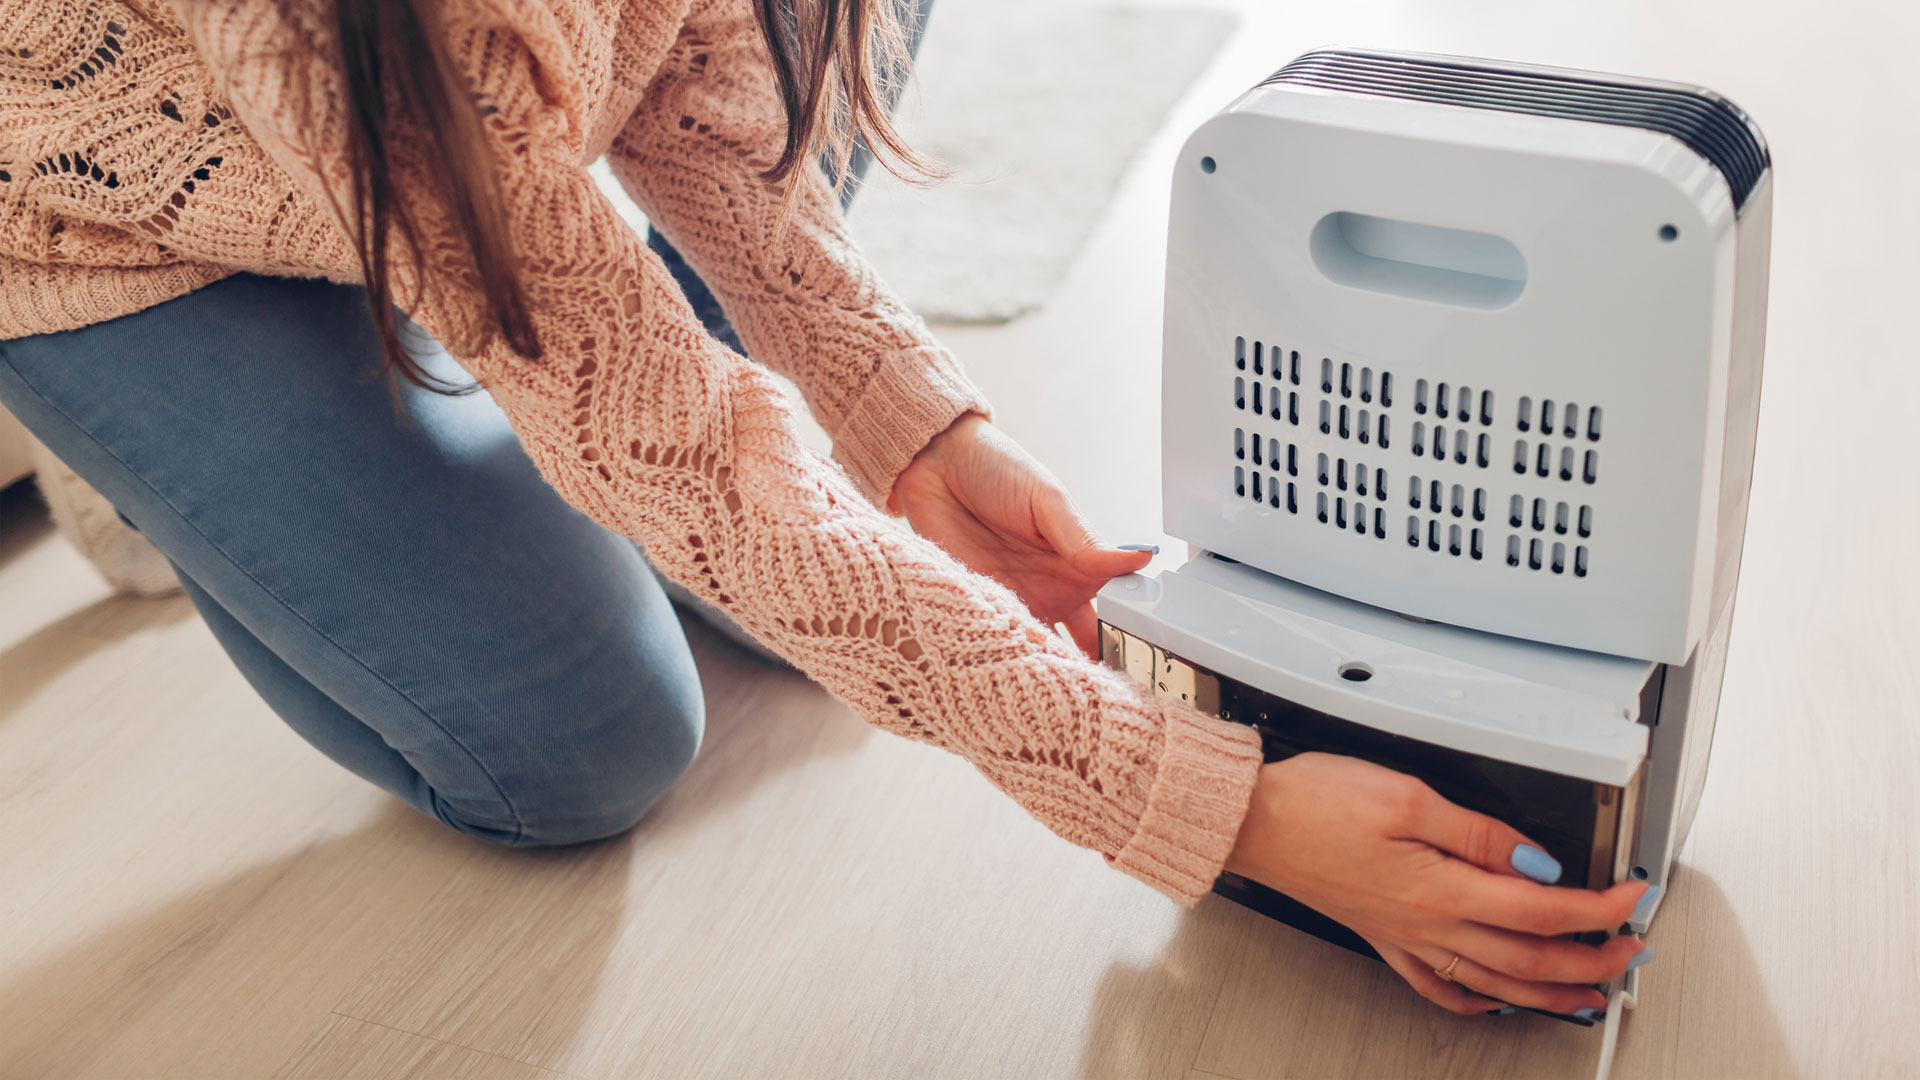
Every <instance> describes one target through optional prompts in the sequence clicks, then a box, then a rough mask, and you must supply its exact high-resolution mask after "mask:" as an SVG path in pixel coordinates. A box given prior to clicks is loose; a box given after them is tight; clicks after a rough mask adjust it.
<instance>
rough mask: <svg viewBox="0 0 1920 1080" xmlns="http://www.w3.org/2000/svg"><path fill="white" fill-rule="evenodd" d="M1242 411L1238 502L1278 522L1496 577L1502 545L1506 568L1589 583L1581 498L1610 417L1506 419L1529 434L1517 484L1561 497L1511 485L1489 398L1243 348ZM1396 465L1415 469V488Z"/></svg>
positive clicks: (1251, 344) (1250, 343) (1566, 406)
mask: <svg viewBox="0 0 1920 1080" xmlns="http://www.w3.org/2000/svg"><path fill="white" fill-rule="evenodd" d="M1233 406H1234V409H1235V410H1236V411H1237V412H1238V413H1239V414H1240V417H1239V422H1238V423H1237V424H1236V426H1235V427H1234V429H1233V445H1232V453H1233V464H1232V469H1233V491H1234V493H1235V495H1236V496H1238V497H1239V498H1241V499H1245V500H1248V501H1250V502H1253V503H1257V504H1259V505H1260V506H1261V507H1263V508H1265V509H1266V510H1267V511H1268V512H1279V513H1284V514H1289V515H1293V516H1296V517H1302V518H1305V519H1307V520H1309V521H1312V522H1315V523H1318V524H1320V525H1324V526H1326V527H1328V528H1330V529H1333V530H1336V531H1338V532H1341V533H1343V534H1347V535H1350V536H1353V537H1355V538H1357V539H1366V540H1371V541H1375V542H1378V541H1383V540H1386V539H1387V538H1388V537H1389V535H1394V536H1399V537H1401V538H1403V539H1404V541H1405V543H1406V545H1407V547H1409V548H1415V549H1421V550H1424V551H1426V552H1428V553H1430V554H1434V555H1439V556H1443V557H1446V558H1457V559H1460V560H1462V561H1463V562H1467V563H1484V564H1485V565H1487V566H1489V567H1499V566H1501V559H1500V558H1499V549H1498V548H1497V547H1495V546H1494V545H1496V544H1498V543H1499V542H1500V538H1501V537H1502V536H1503V535H1504V539H1505V542H1506V550H1505V555H1506V559H1505V566H1506V567H1509V568H1518V569H1523V570H1529V571H1532V570H1539V571H1544V572H1547V573H1551V574H1564V575H1569V576H1572V577H1576V578H1584V577H1586V576H1587V574H1588V572H1589V569H1590V562H1589V561H1590V558H1591V553H1590V551H1589V544H1588V541H1589V540H1590V539H1591V537H1592V536H1593V506H1592V505H1591V503H1589V502H1585V501H1582V500H1581V499H1580V498H1579V497H1578V495H1576V494H1575V492H1577V491H1579V490H1580V489H1581V488H1584V487H1585V486H1588V485H1592V484H1595V483H1597V482H1598V479H1599V453H1600V451H1599V445H1598V444H1599V442H1600V435H1601V426H1602V420H1603V416H1602V412H1601V409H1600V407H1599V406H1593V405H1589V406H1582V405H1579V404H1578V403H1575V402H1556V401H1554V400H1553V399H1549V398H1543V399H1539V400H1538V401H1537V402H1536V400H1535V399H1534V398H1533V397H1531V396H1527V397H1521V398H1519V399H1518V400H1517V402H1516V410H1515V411H1514V412H1513V413H1510V414H1506V415H1510V416H1512V418H1513V423H1514V430H1515V431H1516V432H1517V433H1518V435H1519V436H1520V437H1519V438H1518V439H1516V440H1515V444H1514V449H1513V458H1512V468H1513V473H1512V474H1511V475H1513V476H1514V477H1515V481H1516V482H1521V483H1524V484H1526V485H1529V486H1530V488H1531V489H1538V487H1539V486H1540V485H1539V483H1538V482H1539V481H1541V480H1546V481H1549V482H1552V483H1564V484H1567V485H1569V488H1568V494H1567V496H1566V497H1565V498H1557V499H1556V498H1547V497H1540V496H1535V495H1532V494H1518V493H1512V492H1511V489H1510V487H1508V486H1507V485H1504V484H1503V483H1502V481H1501V477H1502V476H1503V475H1508V474H1505V472H1504V469H1503V468H1502V467H1499V466H1500V465H1502V464H1504V462H1503V461H1502V462H1496V450H1495V447H1496V446H1497V445H1499V444H1501V443H1503V442H1504V440H1505V434H1504V433H1503V432H1502V430H1501V426H1502V421H1501V419H1500V418H1501V416H1502V413H1501V411H1500V402H1499V397H1498V395H1496V394H1495V393H1494V391H1492V390H1489V389H1486V388H1484V387H1472V386H1465V385H1461V384H1458V383H1454V382H1450V381H1440V380H1429V379H1424V378H1423V379H1415V380H1413V381H1412V385H1411V386H1410V387H1407V386H1403V385H1402V384H1401V383H1400V381H1399V380H1397V379H1396V378H1395V376H1394V373H1393V372H1392V371H1389V370H1386V369H1382V368H1374V367H1371V366H1367V365H1355V364H1352V363H1348V362H1344V361H1338V360H1334V359H1332V358H1330V357H1312V356H1308V357H1303V356H1302V354H1301V353H1300V352H1299V351H1298V350H1296V349H1291V348H1283V347H1280V346H1276V345H1271V344H1268V343H1267V342H1265V341H1264V340H1261V339H1250V338H1246V337H1236V338H1235V339H1234V343H1233ZM1396 413H1399V414H1403V415H1402V416H1399V417H1396V415H1395V414H1396ZM1342 444H1344V445H1342ZM1408 457H1411V458H1412V459H1413V460H1412V461H1408V460H1407V459H1408ZM1390 466H1391V467H1392V468H1393V469H1407V470H1409V471H1408V472H1406V473H1404V474H1403V475H1404V477H1405V479H1404V481H1394V480H1392V479H1391V478H1390V477H1389V475H1388V474H1389V467H1390ZM1522 478H1524V479H1522ZM1395 484H1398V486H1397V487H1396V486H1394V485H1395ZM1403 502H1404V505H1403ZM1503 514H1504V516H1505V520H1506V524H1507V527H1508V529H1507V530H1502V529H1501V528H1500V521H1501V517H1502V515H1503ZM1509 530H1510V531H1509Z"/></svg>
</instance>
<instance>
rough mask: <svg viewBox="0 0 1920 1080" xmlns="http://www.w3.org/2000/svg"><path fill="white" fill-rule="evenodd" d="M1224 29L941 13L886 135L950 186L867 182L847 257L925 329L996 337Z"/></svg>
mask: <svg viewBox="0 0 1920 1080" xmlns="http://www.w3.org/2000/svg"><path fill="white" fill-rule="evenodd" d="M1237 21H1238V18H1237V16H1235V15H1233V14H1231V13H1228V12H1222V11H1213V10H1208V9H1195V8H1180V9H1173V8H1140V7H1126V8H1116V7H1081V6H1077V5H1075V6H1068V5H1064V4H1061V3H1058V2H1056V0H1017V2H1016V0H941V2H939V3H936V4H935V5H934V8H933V15H932V18H931V19H930V21H929V23H928V29H927V37H926V40H925V43H924V44H923V45H922V47H921V53H920V63H919V70H918V74H917V78H916V85H915V86H911V87H908V89H907V93H906V97H905V98H904V99H903V101H902V105H901V110H900V117H899V119H900V126H901V130H902V133H903V134H904V135H905V136H906V137H907V139H908V140H909V141H910V142H911V143H912V145H913V146H915V147H917V148H918V149H920V150H922V151H924V152H926V153H929V154H932V155H933V156H934V157H936V158H939V159H940V160H942V161H944V162H946V163H947V165H949V166H950V167H951V168H953V170H954V179H952V180H949V181H947V182H945V183H943V184H939V185H937V186H934V187H932V188H916V187H912V186H908V185H905V184H902V183H900V182H899V181H897V180H895V179H894V178H893V177H891V176H889V175H888V174H887V173H886V172H885V170H883V169H880V168H878V167H876V168H875V169H873V170H872V172H871V173H869V175H868V177H867V181H868V182H867V186H866V187H865V188H864V189H863V190H862V191H861V192H860V195H859V197H858V198H857V199H855V200H854V203H853V210H852V213H851V214H850V215H849V221H850V226H851V228H852V229H853V232H854V235H855V236H856V237H857V238H858V240H859V242H860V246H861V247H862V248H863V249H864V250H865V251H866V253H867V255H868V257H869V258H871V259H872V261H873V263H874V265H875V266H876V267H877V268H878V269H879V271H880V274H881V276H882V277H884V278H885V279H886V280H887V282H888V284H890V285H892V286H893V288H894V289H895V290H897V291H898V292H899V293H900V294H901V295H902V296H903V297H904V298H905V299H906V301H907V303H908V304H909V305H910V306H912V308H913V309H914V310H915V311H917V312H919V313H920V314H921V315H922V316H924V317H926V318H927V319H929V320H933V321H944V322H976V323H977V322H1004V321H1006V320H1009V319H1012V318H1015V317H1016V316H1018V315H1021V314H1022V313H1024V312H1028V311H1032V310H1033V309H1035V308H1037V307H1039V306H1040V305H1041V304H1042V303H1044V302H1045V301H1046V299H1047V297H1048V295H1049V294H1050V293H1051V292H1052V291H1053V289H1054V287H1055V286H1056V285H1057V284H1058V283H1059V281H1060V279H1061V277H1062V275H1064V274H1065V273H1066V270H1067V267H1068V265H1069V264H1070V263H1071V262H1072V260H1073V256H1074V254H1075V253H1076V252H1077V251H1078V250H1079V248H1080V245H1081V244H1082V243H1084V242H1085V241H1086V239H1087V235H1088V234H1089V233H1090V232H1091V231H1092V229H1093V226H1094V223H1095V222H1096V221H1098V220H1099V217H1100V214H1101V212H1102V211H1103V210H1104V209H1105V208H1106V204H1107V200H1108V199H1109V198H1110V197H1111V196H1112V195H1113V192H1114V189H1115V188H1116V187H1117V186H1118V185H1119V183H1120V178H1121V176H1122V175H1123V174H1124V173H1125V171H1126V167H1127V164H1128V163H1129V162H1130V161H1131V160H1132V159H1133V158H1134V157H1135V156H1136V155H1137V154H1138V152H1139V151H1140V148H1141V147H1142V146H1143V145H1144V144H1145V143H1146V141H1147V139H1148V138H1149V137H1150V136H1152V135H1153V134H1154V133H1155V132H1156V131H1157V130H1159V128H1160V126H1161V124H1162V123H1163V122H1164V120H1165V118H1166V115H1167V112H1168V110H1169V109H1170V108H1171V107H1172V106H1173V104H1174V103H1175V102H1176V101H1178V100H1179V98H1180V96H1181V94H1182V93H1183V92H1184V91H1185V90H1186V88H1187V86H1188V85H1189V84H1191V83H1192V81H1193V79H1194V78H1195V77H1196V76H1197V75H1199V74H1200V72H1201V71H1202V70H1203V69H1204V67H1205V66H1206V64H1207V62H1208V60H1210V59H1211V58H1212V56H1213V54H1214V52H1215V51H1216V50H1217V49H1218V48H1219V46H1220V44H1221V42H1222V41H1223V40H1224V39H1225V38H1226V36H1227V34H1228V33H1229V32H1230V31H1231V30H1232V29H1233V26H1234V24H1235V23H1236V22H1237Z"/></svg>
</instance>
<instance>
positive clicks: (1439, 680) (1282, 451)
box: [1098, 50, 1772, 1024]
mask: <svg viewBox="0 0 1920 1080" xmlns="http://www.w3.org/2000/svg"><path fill="white" fill-rule="evenodd" d="M1771 184H1772V178H1771V171H1770V163H1769V159H1768V154H1767V149H1766V144H1765V142H1764V141H1763V139H1762V137H1761V134H1760V132H1759V130H1758V129H1757V128H1756V127H1755V126H1754V124H1753V122H1752V121H1751V120H1749V119H1748V118H1747V116H1746V115H1745V114H1744V113H1742V112H1741V111H1740V110H1739V109H1738V108H1736V107H1734V106H1733V105H1732V104H1731V103H1730V102H1728V101H1727V100H1726V99H1724V98H1722V97H1720V96H1718V95H1716V94H1713V93H1711V92H1709V91H1706V90H1702V89H1699V88H1697V87H1692V86H1684V85H1680V84H1677V83H1666V82H1652V81H1648V80H1642V79H1629V78H1622V77H1618V76H1612V75H1598V74H1592V73H1587V72H1577V71H1566V70H1559V69H1553V68H1543V67H1530V66H1523V65H1518V64H1508V63H1501V62H1492V61H1485V60H1469V59H1461V58H1456V57H1444V56H1428V55H1418V54H1407V53H1387V52H1368V51H1357V50H1332V51H1321V52H1314V53H1309V54H1307V55H1305V56H1302V57H1300V58H1299V59H1297V60H1295V61H1293V62H1292V63H1290V64H1288V65H1287V66H1286V67H1284V68H1282V69H1280V71H1279V72H1277V73H1276V74H1275V75H1273V77H1271V78H1269V79H1267V80H1266V81H1265V82H1263V83H1261V84H1260V85H1259V86H1257V87H1255V88H1253V89H1252V90H1250V91H1248V92H1247V93H1245V94H1243V95H1242V96H1241V97H1240V98H1239V99H1238V100H1236V101H1235V102H1233V104H1231V105H1230V106H1228V107H1227V108H1226V109H1224V110H1223V111H1221V112H1220V113H1219V114H1218V115H1216V116H1214V117H1213V118H1212V119H1210V120H1208V121H1207V122H1206V123H1205V124H1203V125H1201V127H1200V128H1199V130H1198V131H1196V132H1195V133H1194V134H1193V136H1192V137H1191V138H1190V139H1188V140H1187V143H1186V145H1185V148H1184V149H1183V150H1182V151H1181V154H1180V157H1179V162H1178V165H1177V171H1176V173H1175V177H1174V184H1173V207H1172V223H1171V229H1170V234H1169V239H1168V253H1167V294H1166V296H1167V298H1166V326H1165V342H1164V354H1163V368H1162V373H1163V381H1164V391H1163V408H1164V415H1163V420H1162V446H1161V456H1162V469H1163V485H1164V490H1163V500H1164V515H1165V528H1166V531H1167V532H1168V533H1169V534H1171V535H1173V536H1176V537H1179V538H1181V539H1184V540H1186V541H1188V542H1189V543H1190V545H1191V546H1192V552H1193V556H1192V558H1191V559H1190V560H1189V561H1188V562H1187V563H1186V564H1185V565H1183V566H1181V567H1179V568H1178V569H1175V570H1170V571H1167V572H1164V573H1161V574H1160V575H1158V576H1157V577H1154V578H1147V577H1142V576H1138V575H1136V576H1132V577H1128V578H1122V579H1118V580H1116V581H1114V582H1113V583H1111V584H1110V585H1108V586H1107V588H1106V589H1105V590H1103V591H1102V593H1101V594H1100V597H1099V600H1098V611H1099V615H1100V620H1101V634H1102V648H1103V651H1104V653H1105V658H1106V660H1107V661H1108V662H1109V663H1110V664H1112V665H1114V666H1116V667H1118V668H1121V669H1123V670H1125V671H1127V672H1128V673H1130V674H1131V675H1133V676H1134V677H1135V678H1137V679H1139V680H1140V681H1141V682H1143V683H1145V684H1146V685H1148V686H1150V687H1151V688H1152V689H1153V691H1154V692H1155V693H1156V694H1161V695H1170V696H1174V697H1178V698H1181V699H1184V700H1188V701H1192V702H1194V703H1196V704H1198V705H1199V706H1200V707H1202V708H1205V709H1207V710H1209V711H1212V712H1215V713H1217V714H1218V715H1220V716H1222V717H1225V718H1227V719H1230V720H1235V721H1239V722H1241V723H1246V724H1251V725H1253V726H1254V727H1256V728H1258V729H1259V730H1260V733H1261V736H1262V738H1263V739H1264V741H1265V747H1266V753H1267V757H1268V759H1269V760H1274V759H1277V758H1281V757H1285V756H1287V755H1290V754H1295V753H1300V752H1304V751H1309V750H1321V751H1329V752H1332V753H1339V754H1349V755H1353V756H1356V757H1361V758H1365V759H1367V760H1370V761H1374V762H1377V763H1379V764H1381V765H1384V766H1387V767H1390V768H1393V769H1397V770H1400V771H1402V772H1407V773H1411V774H1413V775H1415V776H1418V777H1420V778H1421V779H1423V780H1425V781H1426V782H1427V783H1429V784H1431V785H1432V786H1433V787H1434V788H1435V789H1436V790H1438V791H1439V792H1440V793H1441V794H1442V795H1445V796H1446V797H1448V798H1450V799H1452V800H1453V801H1455V802H1457V803H1460V804H1462V805H1464V806H1467V807H1470V808H1472V809H1475V810H1479V811H1482V812H1485V813H1489V814H1492V815H1494V816H1497V817H1499V818H1502V819H1504V820H1506V821H1508V822H1510V823H1511V824H1513V825H1514V826H1515V827H1517V828H1519V829H1520V830H1522V831H1523V832H1525V833H1526V834H1527V835H1528V836H1530V837H1532V838H1533V839H1534V840H1535V841H1537V842H1540V843H1542V844H1544V845H1545V847H1546V848H1547V850H1548V851H1549V852H1550V853H1551V854H1552V855H1553V856H1554V857H1555V858H1557V859H1558V860H1559V861H1560V863H1561V865H1562V866H1563V867H1564V868H1565V872H1566V873H1565V877H1564V878H1563V879H1562V882H1561V883H1562V884H1568V885H1576V886H1585V887H1589V888H1603V887H1605V886H1607V885H1610V884H1613V883H1615V882H1618V881H1622V880H1626V879H1628V878H1635V879H1645V880H1650V881H1653V882H1656V883H1660V884H1663V885H1664V883H1665V881H1666V878H1667V875H1668V872H1669V869H1670V868H1671V866H1672V863H1673V857H1674V853H1675V851H1676V850H1678V848H1679V847H1680V845H1681V843H1682V841H1683V840H1684V839H1685V838H1686V835H1687V830H1688V828H1689V827H1690V825H1691V824H1692V821H1693V817H1694V810H1695V807H1696V805H1697V802H1698V799H1699V797H1700V791H1701V786H1702V784H1703V782H1704V780H1705V776H1706V767H1707V752H1708V748H1709V745H1710V743H1711V741H1712V737H1713V727H1714V716H1715V712H1716V709H1717V707H1718V701H1719V693H1720V681H1721V672H1722V669H1723V667H1724V662H1725V658H1726V648H1727V633H1728V628H1729V626H1730V624H1731V622H1732V616H1733V600H1734V586H1735V582H1736V580H1737V578H1738V576H1739V569H1740V549H1741V541H1742V538H1743V536H1744V533H1745V530H1746V513H1747V492H1748V484H1749V479H1750V477H1751V474H1752V464H1753V448H1754V434H1755V421H1756V418H1757V415H1758V411H1759V402H1760V361H1761V352H1762V345H1763V337H1764V331H1765V325H1766V296H1767V255H1768V243H1769V228H1770V218H1771V207H1772V198H1771V190H1772V187H1771ZM1217 890H1218V891H1219V892H1221V893H1223V894H1225V895H1227V896H1229V897H1232V898H1233V899H1235V900H1238V901H1239V902H1241V903H1244V904H1246V905H1248V906H1249V907H1252V908H1254V909H1256V910H1259V911H1261V912H1264V913H1266V914H1269V915H1272V916H1274V917H1276V918H1279V919H1282V920H1284V921H1286V922H1289V923H1292V924H1294V925H1296V926H1299V927H1301V928H1302V929H1305V930H1307V931H1309V932H1311V933H1314V934H1317V935H1319V936H1321V937H1324V938H1326V939H1328V940H1331V941H1334V942H1337V943H1339V944H1343V945H1346V946H1348V947H1349V948H1353V949H1355V950H1356V951H1360V952H1365V953H1369V954H1371V952H1372V950H1371V949H1369V948H1368V947H1367V946H1366V944H1365V943H1364V942H1363V941H1361V940H1360V939H1359V937H1358V936H1357V935H1355V934H1353V933H1352V932H1351V931H1349V930H1347V929H1346V928H1345V927H1342V926H1339V925H1338V924H1336V923H1334V922H1332V921H1331V920H1329V919H1327V918H1326V917H1324V916H1322V915H1320V914H1319V913H1317V912H1315V911H1312V910H1311V909H1309V908H1307V907H1305V906H1304V905H1302V904H1299V903H1297V902H1295V901H1293V900H1291V899H1289V898H1287V897H1285V896H1283V895H1281V894H1279V893H1276V892H1273V891H1272V890H1269V889H1266V888H1264V887H1262V886H1260V885H1258V884H1255V883H1253V882H1250V881H1246V880H1243V879H1240V878H1237V877H1235V876H1234V875H1231V874H1228V875H1226V876H1224V877H1223V878H1222V879H1221V880H1220V882H1219V884H1218V886H1217ZM1645 929H1646V927H1645V925H1635V926H1631V927H1622V928H1621V930H1622V931H1623V932H1643V931H1644V930H1645ZM1637 974H1638V972H1636V973H1634V975H1630V976H1628V980H1626V981H1625V982H1626V983H1627V985H1624V986H1622V987H1618V988H1613V989H1614V990H1615V991H1617V992H1618V994H1619V995H1621V996H1624V995H1627V994H1630V993H1631V990H1632V985H1631V980H1633V979H1634V977H1635V976H1636V975H1637ZM1611 1012H1612V1018H1610V1021H1609V1022H1610V1024H1611V1023H1613V1022H1614V1021H1615V1020H1616V1019H1617V1015H1618V1012H1619V1010H1618V1009H1614V1010H1611Z"/></svg>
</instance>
